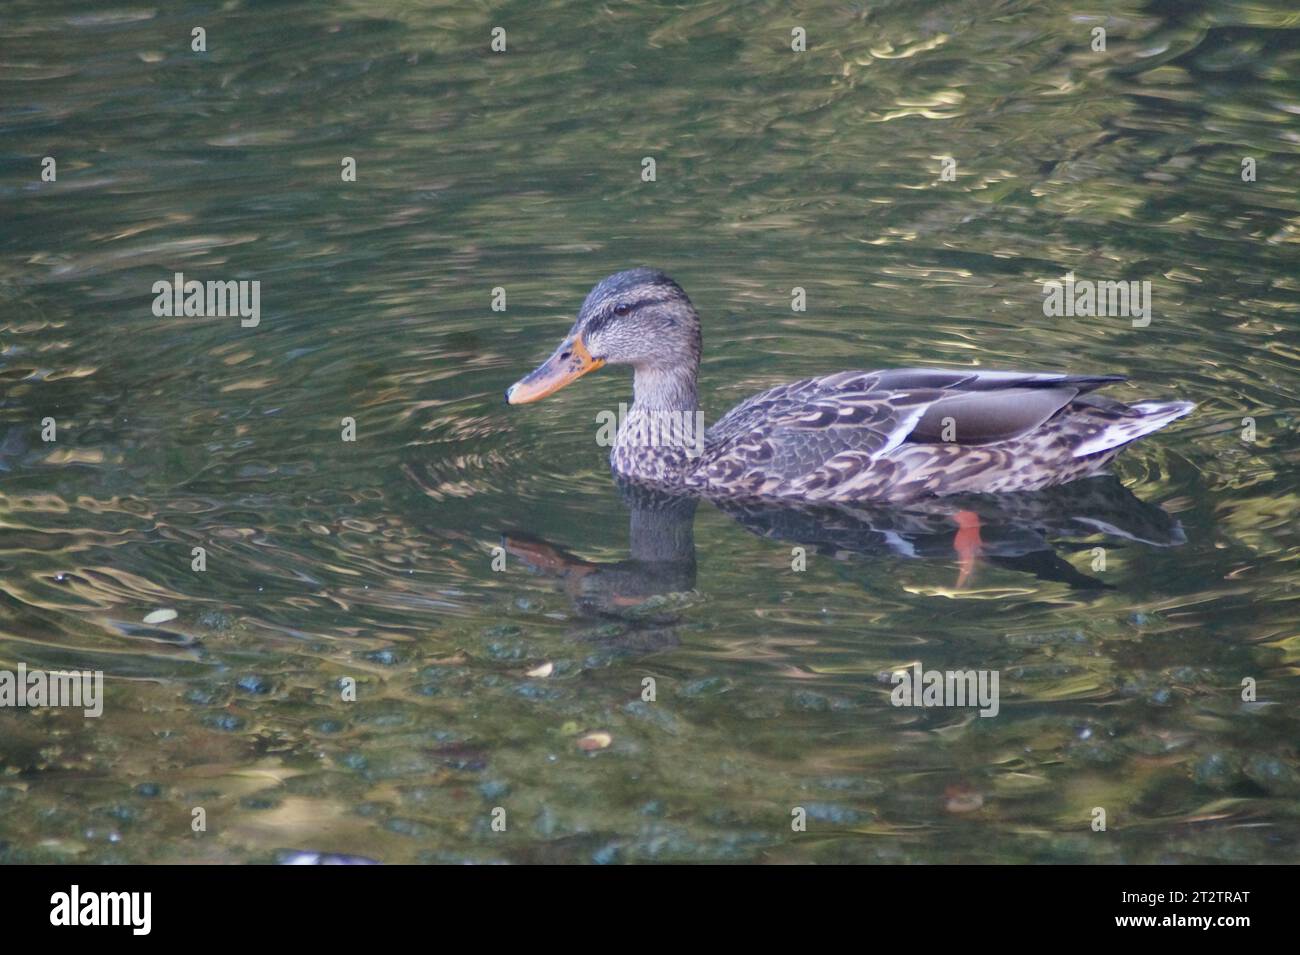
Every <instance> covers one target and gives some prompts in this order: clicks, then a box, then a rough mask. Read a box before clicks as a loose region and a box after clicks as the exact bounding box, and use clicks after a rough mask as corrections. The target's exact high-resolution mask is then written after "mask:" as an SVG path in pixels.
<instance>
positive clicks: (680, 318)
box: [506, 269, 701, 405]
mask: <svg viewBox="0 0 1300 955" xmlns="http://www.w3.org/2000/svg"><path fill="white" fill-rule="evenodd" d="M700 341H701V339H700V319H699V316H698V315H696V314H695V307H694V306H693V305H691V300H690V299H689V298H687V297H686V293H685V292H683V291H682V289H681V286H679V285H678V284H677V283H676V282H674V281H673V280H672V279H670V278H669V277H668V276H666V275H664V273H662V272H659V271H657V270H655V269H628V270H627V271H626V272H615V273H614V274H613V275H611V276H609V277H608V278H606V279H602V280H601V281H600V282H599V283H597V285H596V287H595V288H593V289H592V290H591V292H590V294H588V295H587V300H586V301H585V302H583V303H582V308H581V309H580V310H579V312H578V320H577V321H576V322H574V323H573V327H572V328H571V329H569V334H568V335H566V336H565V337H564V341H562V342H560V347H558V348H557V349H555V351H554V352H553V353H552V354H551V357H550V358H548V359H546V361H544V362H542V364H541V365H540V366H539V367H538V368H537V369H536V370H535V371H534V372H533V373H532V374H530V375H528V376H527V377H526V378H521V379H520V380H519V381H517V382H515V383H514V384H513V385H511V386H510V387H509V388H507V389H506V401H507V402H509V403H510V404H512V405H522V404H527V403H528V402H530V401H539V400H541V399H542V398H545V397H546V396H547V395H549V394H553V393H554V392H556V391H559V390H560V389H561V388H563V387H564V386H565V385H567V384H569V382H571V381H577V380H578V379H579V378H581V377H582V376H583V375H585V374H586V373H587V372H589V371H595V370H596V369H597V368H600V367H601V366H603V365H631V366H633V367H634V368H635V369H636V370H637V372H638V373H640V372H642V371H649V372H661V373H664V374H669V373H687V374H689V375H690V376H691V379H692V380H693V379H694V376H695V373H696V371H697V370H698V369H699V364H700Z"/></svg>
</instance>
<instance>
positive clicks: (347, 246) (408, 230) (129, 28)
mask: <svg viewBox="0 0 1300 955" xmlns="http://www.w3.org/2000/svg"><path fill="white" fill-rule="evenodd" d="M786 7H787V5H785V4H780V3H775V2H773V3H766V2H760V3H744V4H741V3H732V2H724V0H717V2H710V3H704V4H699V5H688V4H667V3H647V2H633V3H620V4H599V3H590V4H588V3H556V2H551V0H545V2H537V0H532V2H528V3H522V2H516V3H505V4H493V5H491V6H490V7H489V6H488V5H486V4H447V5H442V4H437V3H424V2H409V3H408V2H402V3H398V2H378V0H373V2H370V0H357V2H351V3H348V2H329V3H300V2H284V3H275V4H253V3H240V2H235V3H230V4H221V5H210V4H189V3H176V4H159V5H156V6H134V5H132V6H118V5H115V4H103V3H86V2H83V3H60V2H49V0H40V2H36V0H10V2H8V3H7V4H6V5H5V11H4V14H3V20H2V21H0V211H2V212H3V219H2V220H0V223H2V224H0V383H2V384H3V387H2V388H0V440H2V443H0V669H7V670H14V669H16V667H17V666H18V665H19V664H20V663H21V664H24V665H25V666H27V667H28V668H32V669H41V668H43V669H46V670H50V669H59V668H78V669H94V670H101V671H103V673H104V674H105V681H106V682H105V686H106V690H105V693H106V699H105V702H104V713H103V715H102V716H101V717H99V718H98V719H85V718H83V717H82V715H81V714H80V712H79V711H71V710H67V709H50V708H47V709H36V710H33V709H14V708H10V709H4V710H0V861H8V862H57V861H90V862H123V861H125V862H179V861H204V862H244V861H270V860H273V859H276V858H279V857H280V856H279V852H280V850H288V849H294V850H304V851H313V852H330V853H343V854H348V855H357V856H364V857H367V858H372V859H378V860H381V861H384V862H416V861H462V860H471V861H499V860H504V861H565V862H568V861H574V862H587V861H602V862H603V861H629V862H631V861H650V860H659V861H669V860H688V861H689V860H722V861H733V860H735V861H767V862H812V861H820V862H834V861H871V862H876V861H880V862H923V861H924V862H934V861H961V862H967V861H983V862H1024V861H1034V862H1107V863H1113V862H1207V861H1216V862H1217V861H1239V862H1241V861H1244V862H1258V861H1267V862H1284V861H1296V859H1297V858H1300V798H1298V797H1300V760H1298V759H1297V743H1296V741H1297V739H1298V738H1300V725H1298V721H1297V713H1296V704H1297V702H1300V683H1298V680H1297V669H1296V668H1297V665H1298V664H1300V623H1298V621H1300V613H1298V612H1297V596H1298V595H1297V592H1296V582H1297V576H1298V575H1297V570H1296V561H1297V557H1298V556H1300V540H1298V539H1297V537H1298V535H1297V521H1296V509H1297V502H1298V501H1300V481H1298V479H1297V468H1296V465H1297V460H1298V459H1300V439H1298V438H1297V428H1298V426H1300V420H1298V418H1297V407H1298V404H1300V375H1297V361H1298V360H1300V336H1297V334H1296V333H1297V325H1298V324H1300V322H1298V320H1297V312H1298V311H1300V270H1298V269H1297V250H1298V246H1297V243H1300V196H1298V194H1297V183H1300V42H1297V40H1298V39H1300V34H1298V32H1297V31H1300V13H1297V12H1295V8H1294V5H1293V4H1290V3H1287V2H1284V0H1271V2H1264V0H1256V2H1227V0H1216V2H1213V3H1208V2H1207V3H1182V2H1179V3H1174V2H1167V3H1153V4H1149V5H1142V4H1139V3H1107V4H1097V5H1094V6H1090V7H1080V6H1078V5H1077V4H1070V3H1064V2H1045V3H1017V2H976V3H971V2H953V3H904V2H896V3H883V4H861V3H844V2H837V3H831V2H818V3H809V4H802V5H800V12H799V14H798V16H797V17H796V16H794V15H792V14H791V13H789V12H787V9H786ZM796 25H802V26H803V27H805V28H806V30H807V36H808V40H807V50H806V52H802V53H795V52H793V51H792V50H791V48H790V43H791V29H792V27H794V26H796ZM195 26H202V27H204V28H205V29H206V31H207V52H206V53H196V52H193V51H192V50H191V46H190V45H191V29H192V28H193V27H195ZM495 26H501V27H504V28H505V30H506V36H507V51H506V52H505V53H503V54H494V53H493V52H491V50H490V46H489V44H490V43H491V31H492V28H493V27H495ZM1096 26H1103V27H1105V29H1106V30H1107V44H1106V50H1105V52H1095V51H1094V50H1093V49H1092V48H1091V43H1092V32H1091V31H1092V29H1093V28H1094V27H1096ZM46 156H49V157H53V158H54V159H55V160H56V162H57V179H56V180H55V181H53V182H46V181H42V178H41V168H42V163H41V160H42V158H43V157H46ZM345 156H348V157H353V158H354V159H355V160H356V167H357V177H356V181H355V182H344V181H343V180H342V176H341V161H342V158H343V157H345ZM645 157H652V158H654V159H655V163H656V178H655V181H654V182H646V181H643V179H642V168H643V166H642V160H643V159H644V158H645ZM945 157H951V158H953V159H954V160H955V161H956V168H955V172H956V175H955V179H945V178H944V176H943V175H942V162H943V159H944V158H945ZM1246 158H1250V159H1253V160H1254V164H1255V179H1254V181H1243V176H1242V174H1243V165H1242V163H1243V159H1246ZM639 264H649V265H654V266H658V267H660V268H662V269H664V270H666V271H667V272H669V273H670V274H671V275H672V276H673V277H674V278H676V279H677V281H678V282H679V283H680V284H681V285H682V286H683V287H684V288H685V289H686V290H687V291H688V293H689V294H690V295H691V296H692V298H693V299H694V301H695V303H696V305H697V306H698V308H699V310H700V312H701V315H702V316H703V321H704V333H705V360H704V368H703V377H702V392H701V393H702V395H703V396H704V398H703V400H704V404H705V410H706V412H707V414H708V417H709V418H710V419H713V418H716V417H717V416H718V415H720V414H721V413H722V412H723V411H725V410H726V409H727V408H728V407H730V406H731V405H732V404H734V403H735V402H737V401H739V400H740V399H742V398H744V397H745V396H747V395H749V394H751V393H752V392H754V391H756V390H758V389H761V388H763V387H766V386H768V385H770V384H774V383H776V382H779V381H782V380H787V379H793V378H797V377H802V376H807V375H812V374H819V373H826V372H830V371H835V370H839V369H843V368H855V367H868V368H870V367H883V366H897V365H918V364H921V365H924V364H940V365H968V366H973V365H978V366H980V367H986V368H997V367H1023V368H1032V369H1045V370H1070V371H1076V372H1087V373H1103V372H1111V373H1122V374H1127V375H1129V376H1131V378H1132V381H1131V383H1129V384H1125V385H1121V386H1118V387H1115V388H1113V389H1111V392H1112V393H1113V394H1114V395H1115V396H1116V397H1119V398H1124V399H1129V400H1134V399H1137V398H1146V397H1149V398H1181V399H1187V400H1191V401H1195V402H1197V404H1198V409H1197V411H1196V413H1195V414H1193V415H1192V416H1191V417H1189V418H1187V419H1184V420H1182V421H1179V422H1177V423H1175V424H1174V425H1173V426H1171V427H1170V428H1168V429H1167V430H1165V431H1162V432H1161V433H1159V434H1158V435H1155V436H1153V437H1150V438H1147V439H1144V440H1143V441H1142V442H1140V443H1139V444H1137V445H1135V446H1134V447H1133V448H1131V449H1130V450H1129V451H1128V452H1126V454H1125V455H1124V456H1122V457H1121V458H1120V460H1119V462H1118V465H1117V467H1116V476H1117V480H1116V481H1115V482H1110V483H1104V484H1103V486H1100V487H1098V486H1094V485H1093V484H1092V483H1091V482H1090V483H1089V485H1087V486H1083V487H1079V488H1077V489H1075V490H1072V491H1069V493H1066V494H1062V495H1057V496H1055V497H1051V498H1050V499H1048V500H1046V501H1016V502H993V503H989V502H984V503H982V504H980V505H979V507H980V508H984V509H985V514H986V520H987V524H988V531H987V534H986V537H987V539H988V544H989V555H988V556H987V557H981V558H979V559H977V561H976V563H975V565H974V567H973V569H972V568H969V567H966V568H963V565H962V563H961V561H960V559H959V557H958V555H957V553H956V551H955V549H954V547H953V544H954V543H955V537H954V535H955V531H956V525H955V524H954V523H953V522H952V516H951V514H946V513H937V514H933V513H932V514H924V515H894V514H883V515H882V514H871V515H865V516H864V515H857V516H856V517H848V516H845V515H827V514H816V515H803V514H787V515H782V514H761V515H754V514H738V513H735V512H734V511H724V510H719V509H718V508H717V507H715V506H714V505H712V504H709V503H701V504H700V505H699V506H698V508H696V509H695V510H694V513H691V510H690V507H689V506H686V507H684V508H683V507H680V506H679V507H677V508H676V509H674V508H673V507H671V506H656V505H654V504H653V503H647V502H645V501H639V500H632V501H631V502H629V501H628V500H626V499H625V498H624V496H623V495H621V494H620V493H619V490H618V489H617V488H616V487H615V486H614V484H613V483H612V481H611V479H610V476H609V473H608V469H607V464H606V456H607V449H605V448H602V447H600V446H598V444H597V442H596V424H595V415H596V413H597V412H598V411H601V410H605V409H616V408H617V406H618V403H619V402H620V401H624V400H627V399H628V397H629V395H630V382H629V381H628V380H627V378H626V376H625V375H623V374H621V373H620V372H619V371H618V370H616V369H606V370H605V371H604V372H601V373H599V374H597V375H592V376H589V377H588V378H586V379H584V380H583V381H582V382H581V383H579V384H577V385H574V386H572V387H571V388H570V389H568V390H566V391H564V392H562V393H560V394H558V395H556V396H554V397H552V398H550V399H548V400H547V401H545V402H543V403H541V404H537V405H530V406H527V407H525V408H507V407H506V406H505V405H504V404H503V402H502V400H501V393H502V390H503V389H504V388H505V387H506V386H507V385H508V384H510V383H511V382H513V381H514V380H516V379H517V378H519V377H520V376H521V375H522V374H524V373H525V372H527V371H528V370H529V369H531V368H532V367H533V366H534V365H535V364H536V363H537V362H538V361H540V360H541V359H542V358H543V357H545V355H546V354H548V353H549V351H550V349H551V348H552V347H553V346H554V345H555V344H556V343H557V342H558V341H559V338H560V336H561V335H562V334H563V333H564V331H565V330H566V329H567V328H568V326H569V324H570V322H571V321H572V316H573V315H574V313H575V311H576V309H577V307H578V305H579V304H580V303H581V301H582V298H583V296H584V295H585V294H586V292H587V290H588V289H589V288H590V287H591V285H592V284H593V283H594V282H595V281H597V280H598V279H599V278H601V277H602V276H604V275H606V274H607V273H609V272H611V271H614V270H616V269H619V268H625V267H629V266H632V265H639ZM1069 271H1074V272H1075V273H1076V275H1077V276H1078V277H1079V278H1084V279H1091V280H1099V281H1106V280H1109V281H1119V280H1124V281H1128V280H1134V281H1150V282H1151V289H1152V292H1151V295H1152V305H1153V308H1152V320H1151V322H1150V324H1149V325H1148V326H1146V327H1134V325H1133V323H1132V322H1131V321H1130V320H1129V319H1127V318H1122V317H1103V318H1083V317H1073V318H1049V317H1047V316H1045V314H1044V310H1043V284H1042V283H1043V282H1044V281H1047V280H1053V279H1059V278H1060V277H1062V276H1063V275H1064V274H1065V273H1066V272H1069ZM176 272H183V273H185V276H186V277H187V278H196V279H199V280H209V279H211V280H223V281H224V280H250V281H251V280H257V281H260V283H261V286H260V288H261V300H260V304H261V314H260V324H259V325H258V326H257V327H255V328H245V327H241V323H240V320H239V319H238V318H234V317H212V318H203V317H188V318H186V317H171V318H169V317H156V316H155V315H154V313H153V310H152V303H153V299H154V295H153V292H152V287H153V284H154V283H155V282H157V281H159V280H163V279H169V278H171V276H172V275H173V274H174V273H176ZM796 286H797V287H801V288H803V289H805V290H806V294H807V303H808V304H807V311H806V312H803V313H797V312H793V311H792V310H791V289H792V288H794V287H796ZM497 287H500V288H503V289H505V292H506V302H507V307H506V310H505V311H504V312H500V311H493V310H492V308H491V304H492V296H493V291H492V290H493V289H494V288H497ZM47 417H49V418H53V419H55V422H56V424H57V439H56V440H54V441H52V442H46V441H43V440H42V433H41V432H42V420H43V419H45V418H47ZM344 418H352V419H354V420H355V422H356V434H357V438H356V440H355V441H354V442H345V441H343V440H342V438H341V432H342V424H341V422H342V419H344ZM1243 419H1250V421H1251V423H1252V424H1253V428H1254V435H1253V440H1247V438H1248V437H1250V435H1249V434H1248V428H1249V427H1250V424H1247V423H1246V422H1245V421H1244V420H1243ZM977 509H978V508H977ZM1079 514H1083V515H1084V516H1089V515H1090V516H1091V517H1092V519H1093V521H1094V523H1092V524H1086V523H1085V524H1082V525H1081V524H1080V523H1079V522H1078V521H1077V520H1074V518H1075V517H1077V516H1078V515H1079ZM1099 515H1100V516H1099ZM1116 515H1118V516H1116ZM1097 521H1100V522H1101V523H1097ZM1125 531H1126V532H1127V533H1123V532H1125ZM1117 532H1120V533H1117ZM891 535H892V536H891ZM503 542H504V543H505V544H507V545H509V548H508V552H507V553H506V554H505V557H504V561H505V566H504V569H501V570H499V571H498V570H494V569H493V560H494V551H493V548H494V547H496V546H498V545H501V544H502V543H503ZM795 546H804V547H805V553H806V561H807V563H806V569H804V570H802V571H796V570H793V569H792V562H793V561H794V559H795V558H794V555H793V552H792V548H793V547H795ZM195 547H202V548H204V549H205V552H206V570H205V571H203V572H196V571H194V570H193V569H191V561H192V553H193V548H195ZM998 547H1002V550H1001V551H998V553H997V554H995V553H994V551H996V550H997V548H998ZM1096 548H1102V550H1101V551H1100V552H1099V551H1097V550H1096ZM909 550H910V552H911V553H910V555H909V553H908V552H909ZM498 553H499V552H498ZM647 555H649V556H651V557H653V558H655V559H653V560H647V559H643V558H645V557H646V556H647ZM995 556H999V557H1000V558H1001V559H997V560H995V559H994V557H995ZM1102 559H1104V561H1105V566H1104V569H1097V568H1098V566H1099V564H1098V562H1099V560H1102ZM963 569H965V570H966V571H967V577H966V579H964V580H963V581H962V583H961V586H958V579H959V576H960V575H962V573H963ZM159 609H172V610H175V611H176V613H177V616H176V618H175V619H173V620H169V621H165V622H161V623H157V624H145V623H143V621H144V618H145V617H146V615H148V614H150V613H151V612H153V611H156V610H159ZM914 661H919V662H921V663H922V664H923V665H924V666H925V667H926V668H938V669H987V670H996V671H998V673H999V674H1000V687H1001V705H1000V709H999V712H998V715H997V716H996V717H992V718H981V717H979V716H977V715H976V713H975V711H974V710H971V709H953V708H948V709H920V708H899V707H894V706H892V705H890V690H891V686H890V684H889V682H888V677H887V674H888V673H889V672H891V671H893V670H895V669H897V668H900V667H904V666H906V665H909V664H910V663H912V662H914ZM548 664H549V667H548V666H547V665H548ZM547 670H549V675H547V676H542V675H529V674H530V673H533V674H540V673H542V672H546V671H547ZM882 674H886V676H885V677H884V678H882ZM647 678H653V680H654V687H655V699H654V700H653V702H648V701H646V700H644V699H643V694H644V692H645V691H644V687H645V686H646V684H645V683H644V681H645V680H646V679H647ZM1246 678H1250V679H1252V680H1253V681H1255V686H1256V691H1255V693H1256V695H1255V699H1254V701H1249V700H1247V701H1243V699H1242V692H1243V691H1242V681H1243V680H1245V679H1246ZM348 679H351V680H355V681H356V685H357V699H356V700H355V702H352V701H345V700H344V699H343V691H342V689H341V687H342V686H343V683H342V681H345V680H348ZM593 734H595V735H593ZM599 734H607V735H599ZM606 742H607V743H608V745H604V746H602V744H604V743H606ZM796 807H800V808H802V809H803V810H804V811H805V812H806V815H807V827H806V831H803V832H798V831H793V829H792V819H793V818H794V817H793V816H792V812H793V811H794V810H795V808H796ZM196 808H202V809H203V810H204V813H205V815H206V830H205V831H200V832H196V831H194V828H193V825H192V821H193V819H194V816H195V812H194V811H195V809H196ZM496 808H500V809H502V810H504V820H505V823H506V825H505V831H496V830H494V828H493V818H494V817H493V810H494V809H496ZM1097 808H1102V809H1104V810H1105V812H1106V821H1107V827H1106V830H1105V831H1104V832H1098V831H1094V830H1093V827H1092V822H1093V819H1094V810H1095V809H1097ZM497 815H498V817H500V816H501V814H500V813H498V814H497Z"/></svg>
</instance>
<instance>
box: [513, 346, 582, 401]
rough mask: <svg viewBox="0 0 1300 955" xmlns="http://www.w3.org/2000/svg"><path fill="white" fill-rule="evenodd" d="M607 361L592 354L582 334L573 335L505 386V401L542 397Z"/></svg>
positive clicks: (529, 399) (534, 399)
mask: <svg viewBox="0 0 1300 955" xmlns="http://www.w3.org/2000/svg"><path fill="white" fill-rule="evenodd" d="M603 364H605V359H603V358H592V357H591V352H589V351H587V345H586V343H585V342H583V340H582V336H581V335H574V336H573V337H572V338H569V339H566V340H565V341H563V342H561V343H560V347H559V348H557V349H555V353H554V354H553V355H551V357H550V358H548V359H546V361H544V362H542V364H541V366H540V367H539V368H538V369H537V370H536V371H534V372H533V373H532V374H531V375H529V376H528V377H527V378H520V379H519V380H518V381H516V382H515V383H514V384H513V385H511V386H510V387H509V388H507V389H506V401H507V402H508V403H510V404H512V405H526V404H528V402H530V401H541V400H542V399H543V398H545V397H546V396H547V395H551V394H554V393H555V392H557V391H559V390H560V389H561V388H563V387H564V386H565V385H567V384H568V383H569V382H571V381H577V380H578V379H579V378H581V377H582V376H583V375H585V374H586V373H587V372H589V371H595V370H596V369H597V368H599V367H601V366H602V365H603Z"/></svg>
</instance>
